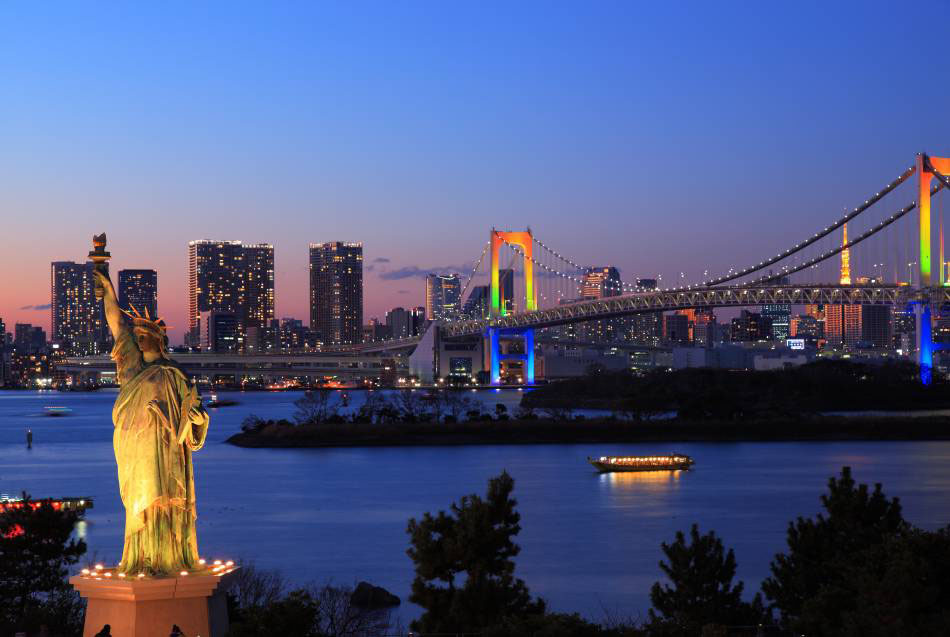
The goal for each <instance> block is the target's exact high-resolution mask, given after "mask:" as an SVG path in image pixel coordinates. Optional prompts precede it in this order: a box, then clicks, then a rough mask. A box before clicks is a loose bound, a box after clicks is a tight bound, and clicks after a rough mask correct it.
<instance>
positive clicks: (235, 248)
mask: <svg viewBox="0 0 950 637" xmlns="http://www.w3.org/2000/svg"><path fill="white" fill-rule="evenodd" d="M202 312H219V313H222V314H232V315H234V317H235V318H236V320H237V324H238V328H237V329H238V333H239V335H240V340H241V341H242V342H243V340H244V334H245V331H246V329H247V328H248V327H256V328H259V329H260V330H263V329H264V328H266V327H267V325H268V324H269V322H270V320H271V319H273V318H274V246H272V245H269V244H247V245H245V244H244V243H242V242H241V241H212V240H201V241H190V242H189V243H188V329H189V334H190V336H191V342H192V344H197V341H198V339H199V338H200V328H199V317H200V314H201V313H202Z"/></svg>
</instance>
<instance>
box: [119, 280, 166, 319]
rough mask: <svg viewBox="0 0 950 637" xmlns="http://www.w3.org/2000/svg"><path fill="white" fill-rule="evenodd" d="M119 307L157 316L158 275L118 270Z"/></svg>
mask: <svg viewBox="0 0 950 637" xmlns="http://www.w3.org/2000/svg"><path fill="white" fill-rule="evenodd" d="M118 293H119V307H120V308H122V309H123V310H125V311H126V312H128V311H129V308H130V307H134V308H135V309H136V310H138V312H139V313H140V314H142V315H143V316H145V312H146V311H147V312H148V316H151V317H152V318H155V317H157V316H158V273H157V272H156V271H155V270H119V290H118Z"/></svg>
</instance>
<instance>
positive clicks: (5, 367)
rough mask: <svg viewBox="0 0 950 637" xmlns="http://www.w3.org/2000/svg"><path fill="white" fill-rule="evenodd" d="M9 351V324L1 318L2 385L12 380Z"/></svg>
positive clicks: (0, 355) (0, 361) (0, 365)
mask: <svg viewBox="0 0 950 637" xmlns="http://www.w3.org/2000/svg"><path fill="white" fill-rule="evenodd" d="M8 361H9V353H8V352H7V326H6V325H5V324H4V323H3V319H2V318H0V387H3V386H4V385H6V384H7V383H8V382H9V380H10V363H9V362H8Z"/></svg>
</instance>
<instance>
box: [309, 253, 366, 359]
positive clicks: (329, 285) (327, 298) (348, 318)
mask: <svg viewBox="0 0 950 637" xmlns="http://www.w3.org/2000/svg"><path fill="white" fill-rule="evenodd" d="M310 329H311V330H314V331H317V332H319V333H320V335H321V338H322V340H323V343H324V346H331V347H332V346H334V345H353V344H356V343H359V342H360V340H361V339H362V338H363V244H362V243H343V242H340V241H331V242H329V243H311V244H310Z"/></svg>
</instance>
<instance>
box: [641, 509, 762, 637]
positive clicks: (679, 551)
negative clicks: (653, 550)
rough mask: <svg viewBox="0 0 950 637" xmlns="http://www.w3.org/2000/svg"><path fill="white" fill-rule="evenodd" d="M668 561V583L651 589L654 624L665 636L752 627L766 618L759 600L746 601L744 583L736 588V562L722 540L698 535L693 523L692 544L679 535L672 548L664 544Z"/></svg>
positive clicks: (664, 565) (664, 564) (665, 569)
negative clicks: (715, 627)
mask: <svg viewBox="0 0 950 637" xmlns="http://www.w3.org/2000/svg"><path fill="white" fill-rule="evenodd" d="M662 549H663V553H664V555H666V559H667V561H666V562H664V561H660V568H661V569H662V570H663V572H664V573H666V576H667V578H669V580H670V584H669V585H661V584H660V583H659V582H656V583H655V584H653V587H652V588H651V589H650V601H651V602H652V603H653V608H652V609H650V623H651V626H652V627H653V629H654V630H655V631H657V632H661V633H665V634H682V635H698V634H699V633H700V631H701V630H702V628H703V626H705V625H707V624H723V625H730V624H732V625H736V624H738V625H749V624H756V623H759V622H760V621H761V620H762V618H763V610H762V603H761V601H760V599H759V598H758V596H756V599H755V600H754V601H753V603H752V604H749V603H746V602H744V601H742V589H743V583H742V582H739V583H738V584H735V585H733V583H732V580H733V578H734V577H735V574H736V558H735V554H734V553H733V551H732V549H729V551H728V552H727V551H726V550H725V549H724V547H723V544H722V540H721V539H719V538H718V537H716V534H715V533H714V532H712V531H710V532H709V533H707V534H704V535H700V533H699V527H698V526H697V525H696V524H694V525H693V526H692V528H690V531H689V543H687V541H686V536H685V535H684V534H683V532H682V531H677V533H676V539H675V540H674V541H673V543H672V544H667V543H665V542H664V543H663V544H662Z"/></svg>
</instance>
